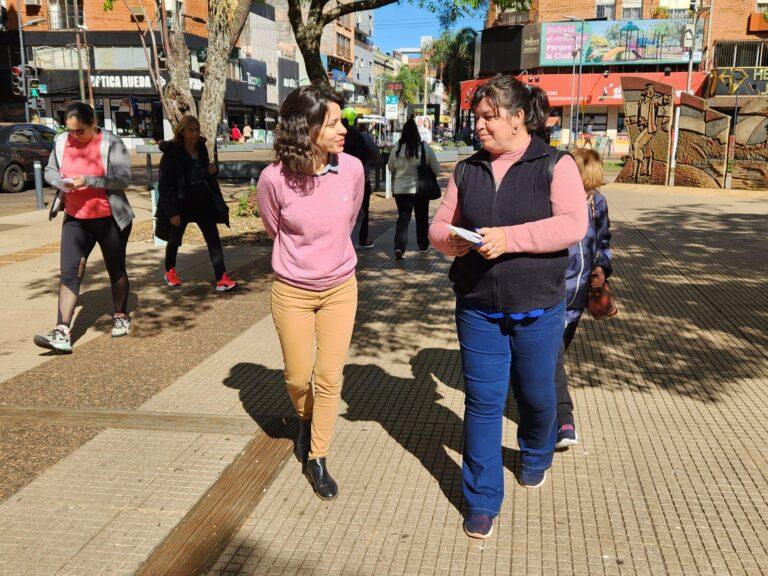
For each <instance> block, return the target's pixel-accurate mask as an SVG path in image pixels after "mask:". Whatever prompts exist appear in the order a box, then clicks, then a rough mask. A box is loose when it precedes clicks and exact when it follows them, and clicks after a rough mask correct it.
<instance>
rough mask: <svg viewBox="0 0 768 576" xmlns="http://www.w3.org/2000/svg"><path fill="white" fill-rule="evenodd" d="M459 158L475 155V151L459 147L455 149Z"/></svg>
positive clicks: (467, 147)
mask: <svg viewBox="0 0 768 576" xmlns="http://www.w3.org/2000/svg"><path fill="white" fill-rule="evenodd" d="M456 150H458V152H459V156H471V155H472V154H474V153H475V149H474V148H473V147H472V146H461V147H459V148H457V149H456Z"/></svg>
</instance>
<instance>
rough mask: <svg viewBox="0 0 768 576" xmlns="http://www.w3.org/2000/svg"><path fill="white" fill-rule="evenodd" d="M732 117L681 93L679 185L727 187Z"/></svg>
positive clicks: (677, 181) (677, 178)
mask: <svg viewBox="0 0 768 576" xmlns="http://www.w3.org/2000/svg"><path fill="white" fill-rule="evenodd" d="M730 126H731V119H730V117H729V116H728V115H727V114H723V113H721V112H716V111H714V110H710V109H709V105H708V104H707V101H706V100H704V99H703V98H698V97H696V96H692V95H691V94H685V93H684V94H681V95H680V131H679V134H678V142H677V153H676V155H675V164H676V167H675V185H676V186H695V187H698V188H724V187H725V168H726V166H727V164H728V133H729V131H730Z"/></svg>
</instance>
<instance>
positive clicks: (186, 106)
mask: <svg viewBox="0 0 768 576" xmlns="http://www.w3.org/2000/svg"><path fill="white" fill-rule="evenodd" d="M163 40H164V44H165V64H166V68H167V69H168V75H169V76H170V78H169V81H168V83H167V84H166V85H165V88H164V91H165V98H166V100H167V101H168V108H169V109H170V110H169V112H170V114H169V116H168V121H169V122H170V123H171V126H173V127H174V128H175V127H176V125H177V124H178V123H179V121H180V120H181V118H182V117H183V116H184V115H186V114H192V115H197V107H196V105H195V99H194V98H193V97H192V92H191V90H190V88H189V78H190V65H189V47H188V46H187V43H186V42H185V41H184V31H183V30H182V29H181V25H180V22H179V16H178V15H176V16H175V17H174V18H173V20H172V24H171V31H170V34H167V35H166V38H164V39H163Z"/></svg>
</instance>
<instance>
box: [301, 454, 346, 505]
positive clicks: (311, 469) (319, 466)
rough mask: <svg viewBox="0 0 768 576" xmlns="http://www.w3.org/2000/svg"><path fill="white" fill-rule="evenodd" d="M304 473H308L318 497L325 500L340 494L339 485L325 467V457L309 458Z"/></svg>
mask: <svg viewBox="0 0 768 576" xmlns="http://www.w3.org/2000/svg"><path fill="white" fill-rule="evenodd" d="M304 474H306V476H307V478H308V479H309V483H310V484H312V488H314V490H315V494H317V495H318V497H320V498H322V499H323V500H333V499H334V498H336V496H338V495H339V487H338V486H337V485H336V482H335V481H334V479H333V478H331V475H330V474H329V473H328V469H327V468H326V467H325V458H313V459H312V460H309V461H308V462H307V468H306V471H305V472H304Z"/></svg>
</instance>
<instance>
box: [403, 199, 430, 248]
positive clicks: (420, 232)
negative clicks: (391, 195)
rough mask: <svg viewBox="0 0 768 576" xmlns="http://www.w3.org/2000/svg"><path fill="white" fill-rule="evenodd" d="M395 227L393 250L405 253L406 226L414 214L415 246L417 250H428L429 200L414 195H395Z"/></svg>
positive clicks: (406, 240)
mask: <svg viewBox="0 0 768 576" xmlns="http://www.w3.org/2000/svg"><path fill="white" fill-rule="evenodd" d="M395 203H396V204H397V225H396V226H395V250H402V251H403V252H405V247H406V246H407V244H408V225H409V224H410V223H411V213H413V212H415V213H416V244H418V246H419V250H426V249H427V248H429V200H428V199H427V198H425V197H424V196H418V195H416V194H395Z"/></svg>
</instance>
